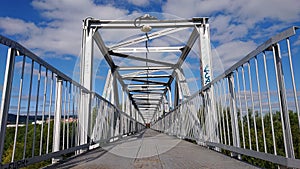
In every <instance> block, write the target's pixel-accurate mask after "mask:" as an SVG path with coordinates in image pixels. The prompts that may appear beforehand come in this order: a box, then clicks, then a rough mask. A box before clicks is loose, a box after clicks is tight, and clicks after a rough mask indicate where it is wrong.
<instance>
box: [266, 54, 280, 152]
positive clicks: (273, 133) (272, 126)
mask: <svg viewBox="0 0 300 169" xmlns="http://www.w3.org/2000/svg"><path fill="white" fill-rule="evenodd" d="M266 57H267V56H266V54H265V52H263V59H264V70H265V78H266V86H267V95H268V105H269V113H270V121H271V130H272V140H273V149H274V155H277V148H276V140H275V132H274V123H273V110H272V105H271V96H270V86H269V76H268V67H267V61H266Z"/></svg>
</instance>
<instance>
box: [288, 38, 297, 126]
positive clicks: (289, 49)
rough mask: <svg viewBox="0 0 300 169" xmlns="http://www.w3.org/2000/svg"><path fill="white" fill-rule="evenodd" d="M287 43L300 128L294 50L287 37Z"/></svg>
mask: <svg viewBox="0 0 300 169" xmlns="http://www.w3.org/2000/svg"><path fill="white" fill-rule="evenodd" d="M286 43H287V49H288V56H289V63H290V71H291V79H292V85H293V94H294V100H295V107H296V112H297V115H298V126H299V129H300V112H299V103H298V96H297V90H296V83H295V76H294V67H293V60H292V52H291V45H290V40H289V38H287V39H286Z"/></svg>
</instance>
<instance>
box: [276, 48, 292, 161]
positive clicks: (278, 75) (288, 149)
mask: <svg viewBox="0 0 300 169" xmlns="http://www.w3.org/2000/svg"><path fill="white" fill-rule="evenodd" d="M273 56H274V62H275V65H274V66H275V71H276V80H277V84H278V87H279V88H278V92H279V95H280V98H279V99H280V100H279V102H280V103H281V104H280V105H281V107H280V108H281V111H282V114H283V123H284V124H283V127H284V131H283V132H284V135H285V139H286V153H287V154H286V155H287V157H288V158H292V159H295V154H294V147H293V139H292V132H291V125H290V117H289V111H288V107H287V101H286V88H285V84H284V74H283V70H282V61H281V54H280V47H279V44H276V45H275V46H273Z"/></svg>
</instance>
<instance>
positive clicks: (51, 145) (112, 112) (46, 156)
mask: <svg viewBox="0 0 300 169" xmlns="http://www.w3.org/2000/svg"><path fill="white" fill-rule="evenodd" d="M0 45H2V46H1V50H3V49H4V48H5V49H7V51H8V52H7V58H6V60H7V62H6V70H5V74H4V83H3V91H2V100H1V111H0V168H19V167H24V166H27V165H30V164H34V163H38V162H41V161H45V160H50V159H52V160H53V161H57V160H58V159H60V157H61V156H62V155H65V154H69V155H70V153H71V155H74V154H75V153H77V154H78V153H80V152H82V151H84V150H87V149H89V148H91V147H90V145H93V144H96V143H105V142H110V141H114V140H116V139H118V138H121V137H122V136H123V135H127V134H130V133H134V132H137V131H139V130H141V129H142V128H144V126H143V125H142V124H141V123H139V122H137V121H136V120H135V119H134V118H132V117H130V116H129V115H127V114H126V113H124V112H122V111H120V110H119V109H118V108H117V107H116V106H114V105H112V104H111V103H110V102H108V101H107V100H105V99H104V98H102V97H101V96H99V95H98V94H96V93H94V92H92V91H89V90H87V89H86V88H84V87H83V86H81V85H80V84H79V83H77V82H75V81H73V80H72V79H71V78H69V77H68V76H66V75H65V74H63V73H62V72H60V71H59V70H57V69H55V68H54V67H52V66H51V65H49V64H48V63H46V62H45V61H43V60H42V59H41V58H39V57H38V56H36V55H35V54H33V53H32V52H30V51H29V50H27V49H26V48H24V47H23V46H21V45H20V44H18V43H17V42H14V41H12V40H10V39H8V38H6V37H3V36H1V35H0ZM1 57H3V56H1ZM91 98H92V99H91ZM89 103H91V104H89ZM86 106H91V107H90V110H91V112H84V110H87V109H86ZM80 113H84V114H85V115H84V116H83V117H85V118H88V120H87V121H88V124H87V126H89V128H87V129H86V128H84V126H85V125H86V124H82V122H83V121H85V120H82V119H80V118H78V117H79V115H80ZM99 128H100V129H101V130H99ZM100 131H101V132H100ZM81 132H86V133H87V134H85V135H86V136H87V137H86V138H81V137H82V136H83V135H84V134H82V133H81ZM84 140H87V141H84ZM98 145H99V144H98ZM93 147H95V146H93ZM49 162H50V161H49Z"/></svg>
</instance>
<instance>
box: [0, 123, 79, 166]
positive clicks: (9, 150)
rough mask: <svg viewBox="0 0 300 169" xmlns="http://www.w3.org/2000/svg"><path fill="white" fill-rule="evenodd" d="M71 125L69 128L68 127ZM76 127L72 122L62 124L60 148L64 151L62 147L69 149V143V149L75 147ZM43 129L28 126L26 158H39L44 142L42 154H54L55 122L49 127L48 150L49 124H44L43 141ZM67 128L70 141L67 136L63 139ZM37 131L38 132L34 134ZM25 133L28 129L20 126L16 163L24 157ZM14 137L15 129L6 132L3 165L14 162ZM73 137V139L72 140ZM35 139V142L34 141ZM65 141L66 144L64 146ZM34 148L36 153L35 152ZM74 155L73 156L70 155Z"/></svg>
mask: <svg viewBox="0 0 300 169" xmlns="http://www.w3.org/2000/svg"><path fill="white" fill-rule="evenodd" d="M68 124H69V126H68ZM74 125H76V122H70V123H67V122H66V123H63V122H62V123H61V138H60V140H61V143H60V147H61V149H62V146H63V145H64V146H65V147H64V148H65V149H66V148H67V146H66V145H67V141H69V147H72V146H74V144H75V142H74V139H75V138H74V136H75V134H74V133H75V130H74V128H73V127H74ZM41 127H42V125H36V128H35V127H34V124H29V125H28V130H27V131H28V133H27V140H26V151H25V158H31V157H33V156H39V154H40V143H41V141H42V149H41V154H46V151H47V149H48V152H49V153H50V152H52V141H53V121H51V123H50V126H49V143H48V148H47V137H48V123H44V125H43V135H42V139H41ZM67 128H69V139H67V138H66V137H67V134H66V135H65V139H63V134H62V133H63V131H65V133H67ZM34 131H36V132H34ZM25 133H26V127H25V126H19V127H18V133H17V142H16V150H15V156H14V161H18V160H22V159H23V156H24V147H25ZM34 133H35V137H34ZM14 135H15V127H9V128H7V131H6V137H5V144H4V153H3V157H2V160H3V164H7V163H10V162H11V160H12V154H13V146H14ZM72 137H73V138H72ZM34 138H35V140H34ZM63 141H64V144H63ZM33 146H34V151H33ZM70 155H73V154H70ZM70 155H65V156H64V157H69V156H70ZM50 163H51V160H47V161H43V162H40V163H36V164H32V165H29V166H27V167H25V168H30V169H31V168H41V167H43V166H46V165H48V164H50Z"/></svg>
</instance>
